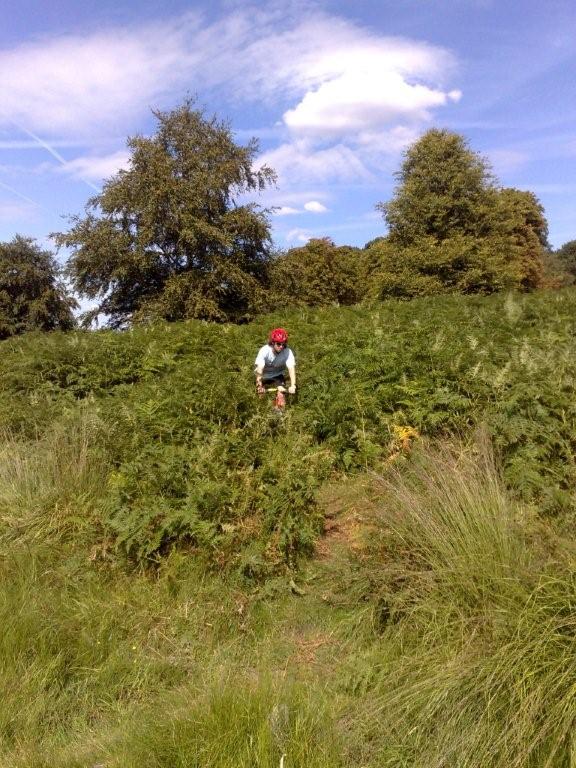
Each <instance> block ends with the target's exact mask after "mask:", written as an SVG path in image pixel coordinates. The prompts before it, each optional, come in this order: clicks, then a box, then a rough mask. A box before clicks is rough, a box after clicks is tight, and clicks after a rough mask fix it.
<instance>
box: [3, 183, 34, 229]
mask: <svg viewBox="0 0 576 768" xmlns="http://www.w3.org/2000/svg"><path fill="white" fill-rule="evenodd" d="M2 186H4V185H2ZM35 211H36V206H35V205H21V204H19V203H12V202H9V201H6V200H0V220H1V221H8V222H12V221H15V220H21V219H29V218H31V217H32V216H33V215H34V213H35Z"/></svg>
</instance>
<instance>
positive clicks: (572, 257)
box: [555, 240, 576, 275]
mask: <svg viewBox="0 0 576 768" xmlns="http://www.w3.org/2000/svg"><path fill="white" fill-rule="evenodd" d="M555 255H556V257H557V258H558V259H559V260H560V263H561V264H562V266H563V267H564V269H565V270H566V271H567V272H568V273H569V274H571V275H576V240H569V241H568V242H567V243H564V245H562V246H561V247H560V248H558V250H557V251H556V252H555Z"/></svg>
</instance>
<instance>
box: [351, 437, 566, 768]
mask: <svg viewBox="0 0 576 768" xmlns="http://www.w3.org/2000/svg"><path fill="white" fill-rule="evenodd" d="M383 504H384V506H383V511H382V517H381V523H382V526H383V532H382V534H381V536H382V538H381V543H380V549H379V550H378V556H377V558H376V559H375V560H373V561H372V563H371V566H370V567H371V568H372V569H374V568H375V567H376V566H377V565H378V566H380V567H381V568H382V570H381V572H380V573H379V574H374V573H372V578H373V579H374V581H375V582H376V583H378V590H379V594H380V599H379V604H378V616H379V617H380V620H381V623H382V624H383V629H382V637H381V643H380V645H379V646H378V647H376V648H374V649H373V651H372V653H371V655H370V656H369V663H370V667H371V671H370V674H369V673H368V672H367V671H366V660H365V662H364V673H363V674H364V676H365V683H364V684H365V687H366V686H367V687H368V688H371V689H372V690H373V691H375V692H377V693H376V695H375V696H374V699H373V701H372V703H371V705H370V707H369V709H370V714H369V720H370V723H371V729H373V732H374V733H377V734H378V737H377V740H378V743H379V744H380V748H379V757H378V759H379V760H381V761H382V763H381V764H383V765H390V766H398V768H400V766H422V768H424V766H426V768H444V767H448V766H454V767H456V766H457V767H458V768H468V767H470V768H472V767H473V766H474V768H477V767H478V766H482V767H483V768H492V767H493V768H504V766H506V767H507V768H510V767H514V768H532V767H533V768H542V767H543V766H549V767H550V768H552V767H553V768H568V767H569V766H572V765H573V764H574V763H573V760H574V752H573V749H574V744H573V741H572V740H573V732H574V725H575V721H576V669H575V667H574V653H575V650H576V618H575V615H574V605H575V604H576V578H575V577H574V574H573V573H572V572H571V571H570V570H569V568H568V566H567V565H566V564H565V565H564V566H560V565H559V564H556V566H550V565H548V566H546V565H545V564H544V562H543V559H542V558H541V557H540V556H539V554H538V552H536V551H534V550H528V549H527V538H526V536H525V533H524V532H523V530H522V529H521V528H520V526H519V525H518V523H517V510H516V508H515V506H514V504H513V503H512V502H511V501H510V499H509V497H508V496H507V494H506V493H505V492H504V490H503V488H502V486H501V482H500V480H499V477H498V473H497V471H496V468H495V465H494V461H493V458H492V456H491V453H490V450H489V447H488V445H487V444H486V443H484V444H483V445H480V448H479V449H478V450H476V451H473V452H460V453H459V452H455V451H454V450H447V449H440V450H435V451H432V452H431V453H430V452H426V453H425V454H423V455H421V456H420V457H419V459H418V460H416V461H415V462H414V464H413V465H412V467H411V469H410V471H408V472H405V473H403V474H397V475H396V476H395V477H393V478H392V479H391V480H387V481H386V483H385V492H384V499H383ZM382 560H384V562H382ZM366 680H367V681H368V683H366Z"/></svg>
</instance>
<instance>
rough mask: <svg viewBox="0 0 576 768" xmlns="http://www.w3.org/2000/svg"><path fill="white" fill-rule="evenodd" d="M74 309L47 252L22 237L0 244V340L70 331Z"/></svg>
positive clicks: (57, 268)
mask: <svg viewBox="0 0 576 768" xmlns="http://www.w3.org/2000/svg"><path fill="white" fill-rule="evenodd" d="M76 306H77V304H76V301H75V300H74V299H73V298H72V297H71V296H69V295H68V293H67V290H66V287H65V285H64V283H63V282H62V281H61V279H60V268H59V266H58V264H57V262H56V260H55V258H54V255H53V254H52V253H50V251H46V250H42V249H41V248H40V247H39V246H38V245H37V243H36V242H35V241H34V240H33V239H32V238H29V237H22V236H21V235H16V237H14V239H13V240H11V241H10V242H8V243H0V339H6V338H8V337H9V336H14V335H16V334H19V333H24V332H25V331H32V330H41V331H53V330H58V329H59V330H69V329H71V328H73V327H74V324H75V320H74V315H73V309H75V308H76Z"/></svg>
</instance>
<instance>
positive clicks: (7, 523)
mask: <svg viewBox="0 0 576 768" xmlns="http://www.w3.org/2000/svg"><path fill="white" fill-rule="evenodd" d="M104 430H105V426H104V424H103V423H102V421H101V420H100V419H99V418H98V416H97V415H96V414H95V413H93V412H92V411H90V410H89V409H88V408H82V409H79V410H78V411H77V412H76V413H72V414H70V415H69V416H68V418H64V419H61V420H60V421H58V422H55V423H54V424H53V425H52V426H51V428H50V429H48V430H47V432H46V433H45V434H44V435H43V436H42V437H41V438H39V439H37V440H26V439H22V438H21V437H19V436H17V435H14V434H11V433H10V432H5V433H4V434H2V435H0V541H2V540H3V541H7V540H11V541H14V540H17V539H21V540H27V541H28V542H30V541H33V540H38V541H44V542H45V541H46V540H47V539H50V538H51V537H53V536H56V537H58V536H60V535H63V534H65V533H70V532H72V531H74V532H75V533H78V531H79V530H81V529H86V528H87V526H88V525H90V524H92V523H93V522H94V520H93V519H92V517H91V513H92V512H93V511H94V509H95V507H96V506H97V502H98V501H99V499H100V498H101V496H102V495H103V494H104V493H105V491H106V479H107V474H108V471H109V462H108V460H107V458H106V455H105V453H104V451H103V450H102V449H101V448H100V447H99V437H101V433H102V432H103V431H104Z"/></svg>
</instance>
